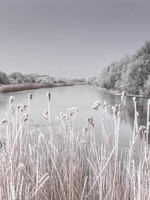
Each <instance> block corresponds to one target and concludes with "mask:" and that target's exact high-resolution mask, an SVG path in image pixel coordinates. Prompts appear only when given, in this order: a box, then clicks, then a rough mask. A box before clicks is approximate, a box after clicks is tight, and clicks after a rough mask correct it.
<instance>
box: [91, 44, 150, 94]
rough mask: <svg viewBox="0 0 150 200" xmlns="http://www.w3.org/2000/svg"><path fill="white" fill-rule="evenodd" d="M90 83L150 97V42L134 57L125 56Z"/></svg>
mask: <svg viewBox="0 0 150 200" xmlns="http://www.w3.org/2000/svg"><path fill="white" fill-rule="evenodd" d="M88 82H89V84H93V85H98V86H100V87H103V88H106V89H108V90H119V91H122V90H126V91H127V92H128V93H132V94H145V95H150V41H147V42H145V44H144V46H142V47H141V48H140V49H139V50H138V51H137V52H136V53H135V54H134V55H133V56H125V57H124V58H123V59H121V60H120V61H119V62H114V63H112V64H110V65H109V66H108V67H106V68H105V69H104V70H103V71H102V73H101V74H99V75H98V76H97V77H96V78H93V79H92V78H91V79H89V81H88Z"/></svg>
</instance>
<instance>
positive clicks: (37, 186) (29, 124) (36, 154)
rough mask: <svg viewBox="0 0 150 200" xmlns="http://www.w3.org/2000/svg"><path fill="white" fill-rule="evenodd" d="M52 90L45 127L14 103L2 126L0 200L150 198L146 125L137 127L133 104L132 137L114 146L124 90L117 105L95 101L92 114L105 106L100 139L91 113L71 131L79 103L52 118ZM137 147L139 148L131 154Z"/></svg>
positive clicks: (116, 139) (30, 104)
mask: <svg viewBox="0 0 150 200" xmlns="http://www.w3.org/2000/svg"><path fill="white" fill-rule="evenodd" d="M50 98H51V96H50V93H48V94H47V102H48V107H47V110H46V111H45V112H44V114H43V118H44V119H43V120H45V123H46V124H47V126H46V128H42V129H40V127H38V126H37V125H35V123H34V120H33V119H32V118H31V115H30V106H32V94H30V95H29V96H28V105H18V106H14V105H15V104H14V97H11V98H10V111H9V113H8V114H7V115H6V119H4V120H2V121H1V126H4V128H5V130H6V137H5V138H1V141H0V148H1V152H0V200H30V199H34V200H44V199H47V200H99V199H100V200H148V199H150V152H149V147H148V142H147V141H148V133H149V125H150V122H149V104H150V102H149V101H148V114H147V127H144V126H142V127H138V123H137V118H138V117H140V116H138V107H137V102H136V99H135V98H134V99H133V106H134V107H135V121H134V130H133V138H132V140H131V141H129V148H128V149H124V150H123V151H122V152H120V151H119V150H118V143H119V140H118V138H119V126H120V120H121V115H122V112H123V109H125V100H126V99H125V98H126V97H125V93H123V95H122V98H121V99H122V102H121V103H120V104H119V105H115V106H113V107H110V106H109V105H107V103H106V102H104V105H100V103H99V102H96V103H95V104H94V105H93V107H92V111H91V114H92V113H93V112H96V110H97V109H98V108H99V106H103V107H104V110H103V117H102V120H101V123H102V134H103V140H102V141H101V144H97V143H96V137H95V132H94V121H93V117H92V116H89V117H88V118H87V120H86V122H85V127H84V128H83V130H82V131H81V133H75V131H74V128H75V127H74V122H75V118H76V115H77V112H78V108H70V109H68V110H67V112H66V113H65V114H61V115H60V117H59V118H58V117H56V122H55V125H52V123H51V116H50ZM108 112H112V119H111V121H113V124H114V131H113V132H110V129H109V124H110V122H109V120H110V119H109V118H108V117H107V116H108ZM135 148H137V151H136V153H135Z"/></svg>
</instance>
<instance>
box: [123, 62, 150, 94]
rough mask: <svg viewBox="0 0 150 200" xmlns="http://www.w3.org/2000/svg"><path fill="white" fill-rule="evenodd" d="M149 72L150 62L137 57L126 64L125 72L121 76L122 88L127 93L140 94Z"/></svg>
mask: <svg viewBox="0 0 150 200" xmlns="http://www.w3.org/2000/svg"><path fill="white" fill-rule="evenodd" d="M149 74H150V64H148V63H147V62H145V60H142V59H139V60H135V61H133V62H131V63H130V64H129V65H128V70H127V72H126V74H123V76H122V89H123V90H126V91H127V92H129V93H133V94H140V93H142V92H143V89H144V84H145V82H146V80H147V79H148V75H149Z"/></svg>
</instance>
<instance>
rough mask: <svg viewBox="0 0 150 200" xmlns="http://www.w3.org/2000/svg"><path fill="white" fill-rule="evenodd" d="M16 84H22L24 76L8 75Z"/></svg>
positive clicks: (15, 73)
mask: <svg viewBox="0 0 150 200" xmlns="http://www.w3.org/2000/svg"><path fill="white" fill-rule="evenodd" d="M9 77H10V78H12V79H14V80H15V82H16V83H24V75H23V74H22V73H20V72H13V73H11V74H10V75H9Z"/></svg>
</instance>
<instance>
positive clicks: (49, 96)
mask: <svg viewBox="0 0 150 200" xmlns="http://www.w3.org/2000/svg"><path fill="white" fill-rule="evenodd" d="M46 96H47V97H48V101H50V100H51V93H50V92H47V94H46Z"/></svg>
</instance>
